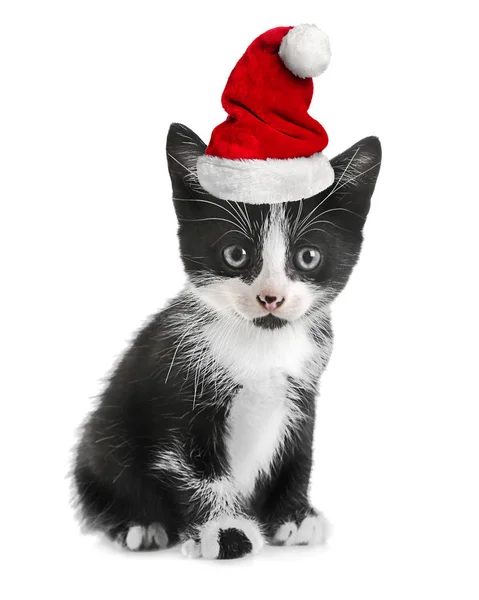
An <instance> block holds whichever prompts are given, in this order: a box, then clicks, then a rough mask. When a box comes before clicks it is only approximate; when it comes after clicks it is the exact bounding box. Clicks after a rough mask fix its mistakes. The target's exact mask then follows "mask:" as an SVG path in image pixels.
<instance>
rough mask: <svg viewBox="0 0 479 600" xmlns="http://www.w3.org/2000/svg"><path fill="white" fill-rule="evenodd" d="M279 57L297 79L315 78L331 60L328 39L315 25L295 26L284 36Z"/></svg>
mask: <svg viewBox="0 0 479 600" xmlns="http://www.w3.org/2000/svg"><path fill="white" fill-rule="evenodd" d="M279 55H280V57H281V60H282V61H283V63H284V64H285V65H286V67H287V68H288V69H289V70H290V71H291V72H292V73H294V74H295V75H297V76H298V77H303V78H305V77H317V76H318V75H321V73H323V72H324V71H325V70H326V68H327V66H328V65H329V61H330V59H331V49H330V47H329V38H328V36H327V35H326V34H325V33H324V32H323V31H321V29H319V28H318V27H316V25H306V24H305V25H297V26H296V27H293V29H290V30H289V31H288V33H287V34H286V35H285V36H284V38H283V40H282V42H281V46H280V47H279Z"/></svg>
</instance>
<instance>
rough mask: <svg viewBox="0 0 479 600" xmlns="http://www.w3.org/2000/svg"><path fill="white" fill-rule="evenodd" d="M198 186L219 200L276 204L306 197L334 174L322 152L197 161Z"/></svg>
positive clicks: (320, 187)
mask: <svg viewBox="0 0 479 600" xmlns="http://www.w3.org/2000/svg"><path fill="white" fill-rule="evenodd" d="M197 176H198V181H199V183H200V185H201V186H202V187H203V188H204V189H205V190H206V191H207V192H209V193H210V194H213V196H216V197H217V198H220V199H222V200H233V201H236V202H246V203H248V204H277V203H281V202H294V201H295V200H301V199H302V198H310V197H311V196H314V195H315V194H318V193H319V192H322V191H323V190H325V189H327V188H328V187H329V186H330V185H332V184H333V182H334V171H333V168H332V166H331V165H330V163H329V160H328V159H327V158H326V156H325V155H324V154H323V153H322V152H317V153H316V154H312V155H311V156H300V157H298V158H284V159H278V158H267V159H265V160H259V159H228V158H221V157H218V156H210V155H207V154H205V155H204V156H200V157H199V158H198V164H197Z"/></svg>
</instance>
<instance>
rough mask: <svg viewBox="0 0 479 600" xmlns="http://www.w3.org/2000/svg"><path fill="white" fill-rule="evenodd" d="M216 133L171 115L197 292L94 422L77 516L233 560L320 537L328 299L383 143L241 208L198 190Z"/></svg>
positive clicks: (84, 449)
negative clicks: (318, 407) (313, 182)
mask: <svg viewBox="0 0 479 600" xmlns="http://www.w3.org/2000/svg"><path fill="white" fill-rule="evenodd" d="M204 151H205V144H204V143H203V142H202V141H201V140H200V139H199V138H198V136H196V135H195V134H194V133H193V132H192V131H191V130H189V129H188V128H186V127H184V126H183V125H179V124H173V125H172V126H171V128H170V131H169V134H168V140H167V156H168V166H169V171H170V176H171V180H172V186H173V201H174V204H175V209H176V213H177V217H178V223H179V228H178V235H179V240H180V248H181V256H182V259H183V263H184V267H185V270H186V273H187V276H188V283H187V285H186V287H185V289H184V290H183V291H182V292H181V293H180V294H179V295H178V296H177V297H176V298H175V299H174V300H172V301H171V302H169V304H168V305H167V306H166V308H164V309H163V310H162V311H161V312H159V313H158V314H157V315H155V316H154V317H153V318H152V319H151V321H150V322H149V323H148V324H147V325H146V326H145V327H144V328H143V329H142V330H141V331H140V333H139V334H138V335H137V337H136V339H135V341H134V342H133V344H132V345H131V347H130V348H129V349H128V350H127V352H126V353H125V355H124V357H123V359H122V361H121V362H120V364H119V365H118V366H117V368H116V369H115V371H114V373H113V375H112V376H111V378H110V381H109V384H108V386H107V387H106V389H105V391H104V392H103V394H102V396H101V399H100V402H99V404H98V406H97V408H96V409H95V410H94V411H93V412H92V414H91V415H90V416H89V418H88V421H87V422H86V424H85V426H84V428H83V432H82V437H81V441H80V443H79V445H78V448H77V451H76V457H75V467H74V483H75V488H76V492H77V497H78V503H79V508H80V512H81V515H82V517H83V519H84V520H85V522H86V524H87V525H88V526H90V527H91V528H93V529H97V530H101V531H103V532H105V533H106V534H107V535H108V536H109V537H110V538H112V539H115V540H117V541H118V542H120V543H121V544H122V545H123V546H125V547H126V548H128V549H130V550H143V549H153V548H164V547H166V546H168V545H172V544H175V543H177V542H178V541H181V542H183V552H184V553H185V554H186V555H188V556H195V557H196V556H202V557H205V558H235V557H239V556H243V555H245V554H248V553H251V552H257V551H258V550H259V549H260V548H261V547H262V545H263V543H264V541H265V540H267V541H269V542H271V543H275V544H309V543H321V542H323V541H324V540H325V538H326V536H327V523H326V520H325V519H324V517H323V516H322V514H321V513H320V512H318V511H317V510H316V509H315V508H313V507H312V506H311V504H310V502H309V498H308V485H309V479H310V472H311V461H312V456H311V455H312V440H313V427H314V419H315V396H316V393H317V386H318V381H319V379H320V377H321V374H322V372H323V371H324V369H325V368H326V365H327V363H328V360H329V357H330V354H331V349H332V330H331V323H330V305H331V302H332V301H333V300H334V298H335V297H336V296H337V295H338V294H339V292H340V291H341V290H342V289H343V288H344V286H345V285H346V282H347V280H348V278H349V276H350V274H351V271H352V269H353V267H354V265H355V264H356V261H357V260H358V256H359V252H360V248H361V242H362V229H363V225H364V222H365V219H366V216H367V214H368V211H369V205H370V199H371V195H372V193H373V190H374V186H375V183H376V179H377V176H378V173H379V166H380V161H381V148H380V144H379V140H378V139H377V138H374V137H369V138H366V139H364V140H362V141H360V142H358V143H357V144H355V145H354V146H353V147H351V148H350V149H349V150H347V151H346V152H344V153H343V154H341V155H339V156H337V157H336V158H334V159H333V160H332V161H331V164H332V166H333V168H334V172H335V182H334V184H333V186H331V187H330V188H329V189H328V190H326V191H324V192H321V193H320V194H318V195H317V196H315V197H312V198H306V199H303V200H301V201H298V202H290V203H279V204H258V205H255V204H240V203H235V202H228V201H223V200H219V199H217V198H214V197H212V196H211V195H208V194H207V193H206V192H205V191H204V190H203V189H201V187H200V185H199V183H198V180H197V177H196V162H197V159H198V157H199V156H201V155H203V154H204Z"/></svg>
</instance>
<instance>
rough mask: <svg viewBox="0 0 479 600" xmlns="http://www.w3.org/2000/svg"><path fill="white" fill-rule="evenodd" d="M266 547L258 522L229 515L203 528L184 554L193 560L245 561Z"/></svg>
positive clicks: (200, 528)
mask: <svg viewBox="0 0 479 600" xmlns="http://www.w3.org/2000/svg"><path fill="white" fill-rule="evenodd" d="M263 545H264V539H263V535H262V534H261V531H260V529H259V527H258V525H257V524H256V523H255V522H254V521H252V520H251V519H247V518H246V517H232V516H227V517H221V518H219V519H215V520H211V521H207V522H206V523H205V524H204V525H202V526H201V527H199V529H198V534H197V538H196V539H193V538H192V539H189V540H186V541H185V542H184V543H183V546H182V552H183V554H184V555H185V556H188V557H190V558H199V557H202V558H209V559H214V558H219V559H229V558H241V557H242V556H245V555H246V554H256V553H258V552H259V551H260V550H261V548H262V547H263Z"/></svg>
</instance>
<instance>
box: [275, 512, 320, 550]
mask: <svg viewBox="0 0 479 600" xmlns="http://www.w3.org/2000/svg"><path fill="white" fill-rule="evenodd" d="M330 535H331V524H330V523H329V521H328V520H327V519H326V517H325V516H324V515H323V514H322V513H320V512H314V513H312V514H310V515H307V516H305V517H302V518H301V519H299V520H296V519H291V520H288V521H285V522H283V523H281V524H280V525H278V527H277V529H276V531H275V532H274V534H273V536H272V540H271V541H272V543H273V544H276V545H281V546H294V545H297V546H304V545H322V544H325V543H326V542H327V540H328V539H329V537H330Z"/></svg>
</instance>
